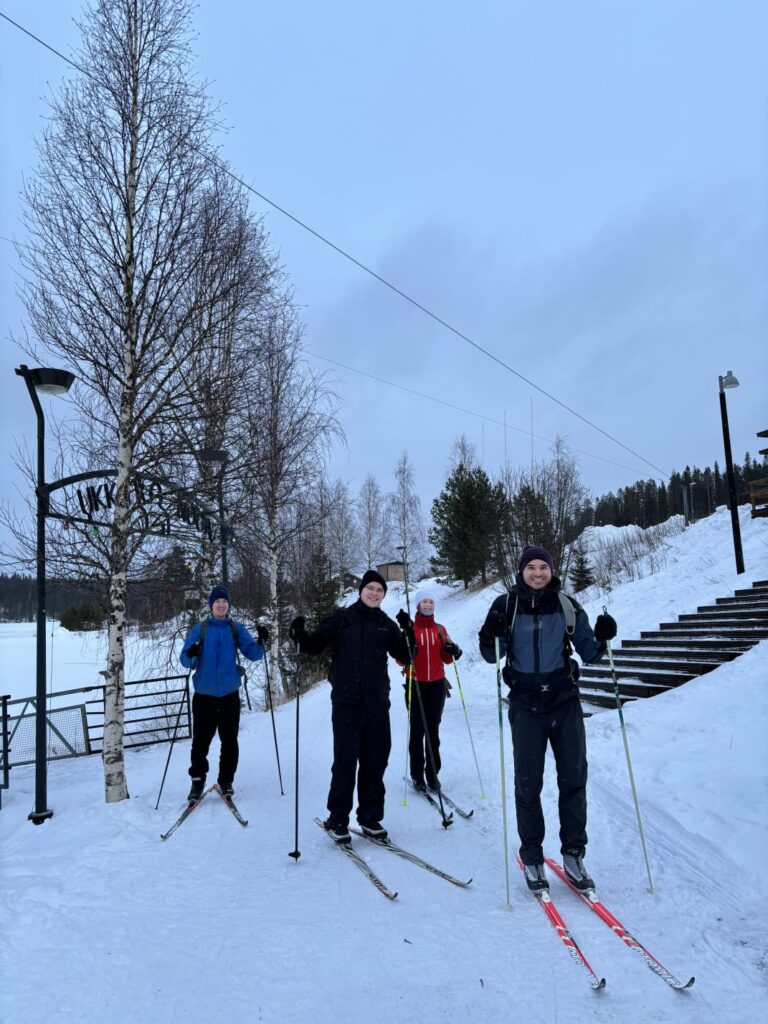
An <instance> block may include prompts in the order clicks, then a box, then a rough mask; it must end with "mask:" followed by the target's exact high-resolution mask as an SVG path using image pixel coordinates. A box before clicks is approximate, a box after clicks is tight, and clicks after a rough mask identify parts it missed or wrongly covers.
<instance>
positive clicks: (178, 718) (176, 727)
mask: <svg viewBox="0 0 768 1024" xmlns="http://www.w3.org/2000/svg"><path fill="white" fill-rule="evenodd" d="M191 671H192V670H191V669H190V671H189V672H187V678H186V681H185V683H184V693H183V694H182V695H181V701H180V702H179V713H178V715H176V725H174V727H173V736H172V737H171V745H170V747H169V748H168V757H167V759H166V762H165V771H164V772H163V781H162V782H161V783H160V792H159V793H158V794H157V803H156V804H155V810H157V808H158V807H159V806H160V797H161V796H162V795H163V786H164V785H165V777H166V775H167V774H168V766H169V765H170V763H171V754H172V753H173V744H174V743H175V742H176V734H177V732H178V730H179V722H180V721H181V713H182V711H183V710H184V702H185V701H186V700H189V677H190V674H191Z"/></svg>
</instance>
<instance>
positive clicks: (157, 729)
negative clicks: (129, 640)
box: [0, 675, 192, 788]
mask: <svg viewBox="0 0 768 1024" xmlns="http://www.w3.org/2000/svg"><path fill="white" fill-rule="evenodd" d="M158 683H163V684H165V686H164V687H163V688H162V689H157V688H154V689H153V687H154V686H155V684H158ZM169 683H177V684H179V685H176V686H173V687H169V686H168V684H169ZM75 694H78V695H80V696H82V697H83V698H84V699H83V700H82V701H81V702H79V703H73V702H72V701H71V700H70V701H68V702H64V703H63V704H60V703H58V702H60V701H61V700H62V698H66V697H69V698H72V697H73V696H74V695H75ZM89 695H92V696H89ZM105 699H106V686H105V685H103V684H100V685H97V686H85V687H79V688H77V689H74V690H58V691H56V692H54V693H50V694H48V696H47V704H48V710H47V712H46V721H47V727H48V728H47V759H48V760H49V761H53V760H59V759H61V758H67V757H82V756H84V755H86V754H98V753H101V751H102V749H103V742H104V723H105V718H106V707H105ZM0 700H1V701H2V709H1V710H2V747H1V748H0V752H1V753H2V761H1V762H0V773H2V779H3V783H2V784H3V785H4V786H5V787H6V788H7V785H8V781H7V780H8V771H9V769H10V768H15V767H18V766H20V765H25V764H33V763H34V760H35V743H34V738H35V737H34V721H35V710H36V703H37V702H36V698H35V697H18V698H16V699H15V700H10V699H9V698H8V697H3V698H0ZM180 710H181V712H182V714H181V716H180V715H179V711H180ZM185 710H186V714H184V711H185ZM123 720H124V729H125V732H124V740H123V744H124V746H125V747H126V748H136V747H145V746H149V745H150V744H153V743H165V742H167V741H169V740H170V739H171V738H172V736H173V734H174V729H175V728H176V723H177V721H178V722H179V728H178V731H177V732H176V738H177V739H188V738H189V737H190V736H191V735H192V712H191V706H190V699H189V677H188V676H187V675H174V676H155V677H152V678H150V679H139V680H131V681H129V682H126V683H125V712H124V719H123Z"/></svg>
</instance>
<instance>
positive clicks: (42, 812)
mask: <svg viewBox="0 0 768 1024" xmlns="http://www.w3.org/2000/svg"><path fill="white" fill-rule="evenodd" d="M16 374H17V376H19V377H23V378H24V383H25V384H26V385H27V391H28V392H29V397H30V398H31V399H32V405H33V406H34V408H35V414H36V415H37V487H36V488H35V494H36V496H37V549H36V551H37V557H36V562H37V620H36V621H37V625H36V632H37V636H36V640H37V657H36V662H37V668H36V684H35V809H34V811H32V813H31V814H30V815H29V820H30V821H31V822H33V823H34V824H35V825H42V823H43V822H44V821H45V820H46V819H47V818H51V817H53V811H50V810H48V808H47V806H46V804H47V803H48V754H47V750H46V745H47V744H46V741H47V735H46V733H47V721H46V707H45V703H46V692H45V668H46V666H45V619H46V609H45V517H46V516H47V514H48V493H47V491H46V489H45V416H44V414H43V408H42V406H41V405H40V399H39V398H38V397H37V393H38V392H41V393H42V394H49V395H64V394H66V393H67V391H69V389H70V387H71V386H72V383H73V381H74V379H75V375H74V374H73V373H70V372H69V371H68V370H54V369H48V368H42V367H38V368H34V369H30V368H29V367H28V366H24V365H23V364H22V365H21V366H19V367H18V368H17V369H16Z"/></svg>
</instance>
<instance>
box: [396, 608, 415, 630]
mask: <svg viewBox="0 0 768 1024" xmlns="http://www.w3.org/2000/svg"><path fill="white" fill-rule="evenodd" d="M395 620H396V622H397V624H398V626H399V627H400V629H402V631H403V632H404V633H407V632H408V631H409V630H410V631H411V632H412V631H413V623H412V622H411V618H410V616H409V615H408V612H404V611H403V609H402V608H401V609H400V611H399V612H398V613H397V615H396V616H395Z"/></svg>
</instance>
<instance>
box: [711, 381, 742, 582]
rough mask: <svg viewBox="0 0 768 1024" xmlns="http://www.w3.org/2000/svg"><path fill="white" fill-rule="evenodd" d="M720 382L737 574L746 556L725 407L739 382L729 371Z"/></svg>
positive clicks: (721, 413) (729, 502)
mask: <svg viewBox="0 0 768 1024" xmlns="http://www.w3.org/2000/svg"><path fill="white" fill-rule="evenodd" d="M717 379H718V381H719V382H720V416H721V418H722V421H723V445H724V446H725V469H726V473H727V475H728V504H729V505H730V507H731V528H732V530H733V550H734V553H735V555H736V572H737V573H742V572H744V554H743V552H742V550H741V527H740V526H739V507H738V504H737V500H736V480H735V478H734V475H733V459H732V458H731V435H730V432H729V430H728V409H727V408H726V405H725V391H726V388H737V387H738V386H739V382H738V381H737V380H736V378H735V377H734V375H733V371H732V370H728V372H727V373H726V375H725V376H724V377H718V378H717Z"/></svg>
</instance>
